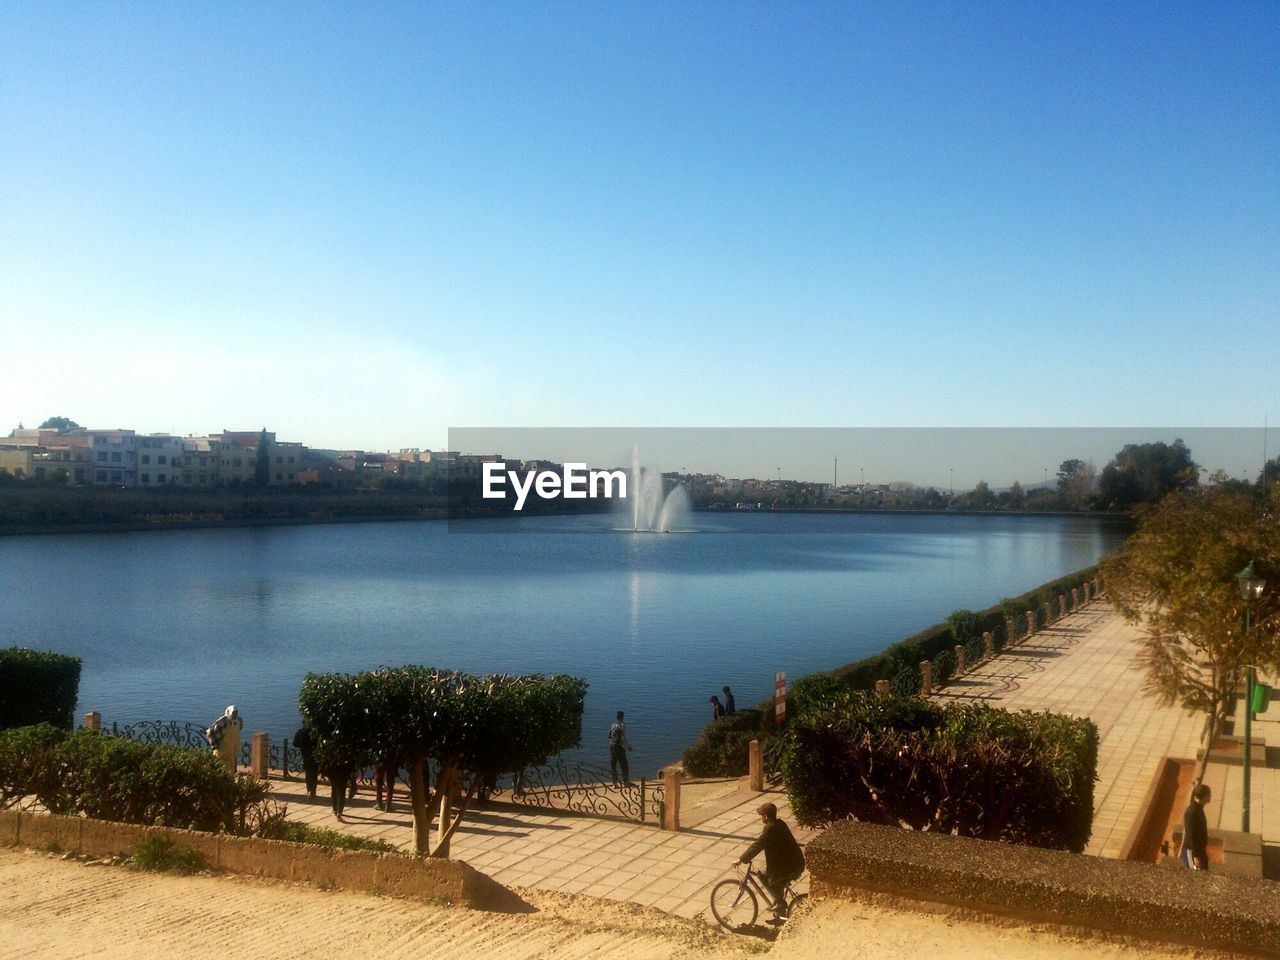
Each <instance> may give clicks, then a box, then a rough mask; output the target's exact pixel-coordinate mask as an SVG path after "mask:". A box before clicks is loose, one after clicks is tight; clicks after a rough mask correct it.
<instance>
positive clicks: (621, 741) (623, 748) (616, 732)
mask: <svg viewBox="0 0 1280 960" xmlns="http://www.w3.org/2000/svg"><path fill="white" fill-rule="evenodd" d="M630 749H631V741H630V740H628V739H627V725H626V723H624V722H623V719H622V711H621V710H619V711H618V719H616V720H615V721H613V723H612V724H610V726H609V770H610V772H611V773H612V774H613V785H614V786H615V787H616V786H617V785H618V768H619V767H621V768H622V782H623V783H625V784H626V785H627V786H628V787H629V786H631V769H630V766H629V765H628V763H627V751H628V750H630Z"/></svg>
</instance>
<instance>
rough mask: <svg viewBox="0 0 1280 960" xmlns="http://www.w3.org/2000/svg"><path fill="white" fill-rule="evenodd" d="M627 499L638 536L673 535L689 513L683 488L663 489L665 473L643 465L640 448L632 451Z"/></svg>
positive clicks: (687, 497) (687, 500)
mask: <svg viewBox="0 0 1280 960" xmlns="http://www.w3.org/2000/svg"><path fill="white" fill-rule="evenodd" d="M628 484H629V489H628V490H627V499H628V500H630V501H631V504H630V506H631V529H632V531H633V532H635V533H670V532H671V531H672V530H674V529H676V527H675V526H674V524H676V523H678V522H679V521H680V520H681V519H682V518H684V517H685V516H686V515H687V514H688V513H689V495H688V493H686V492H685V489H684V487H681V486H676V487H673V488H672V490H671V492H670V493H664V491H663V489H662V472H661V471H660V470H653V469H650V468H646V467H642V466H641V465H640V447H639V446H638V445H637V446H634V447H632V448H631V477H630V479H629V481H628Z"/></svg>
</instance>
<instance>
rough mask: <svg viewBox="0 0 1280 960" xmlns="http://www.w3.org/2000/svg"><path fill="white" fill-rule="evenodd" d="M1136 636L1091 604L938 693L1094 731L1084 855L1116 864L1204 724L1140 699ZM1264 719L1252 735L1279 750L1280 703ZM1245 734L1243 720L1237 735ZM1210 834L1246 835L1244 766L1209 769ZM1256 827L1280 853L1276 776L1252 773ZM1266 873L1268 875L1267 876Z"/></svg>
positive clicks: (1271, 856)
mask: <svg viewBox="0 0 1280 960" xmlns="http://www.w3.org/2000/svg"><path fill="white" fill-rule="evenodd" d="M1139 636H1140V633H1139V630H1138V628H1137V627H1134V626H1131V625H1129V624H1127V623H1125V622H1124V620H1123V619H1121V618H1120V617H1119V615H1117V614H1116V613H1115V612H1114V611H1113V610H1112V608H1111V607H1110V606H1109V605H1108V604H1107V603H1106V601H1105V600H1102V601H1095V602H1093V603H1091V604H1089V605H1087V606H1086V607H1084V608H1083V609H1082V610H1081V611H1079V612H1077V613H1074V614H1071V615H1069V616H1067V617H1065V618H1063V619H1062V620H1059V621H1058V622H1057V623H1056V624H1054V625H1052V626H1050V627H1048V628H1046V629H1044V630H1042V631H1041V632H1039V633H1038V634H1036V635H1035V636H1034V637H1032V638H1031V639H1030V640H1027V641H1026V642H1024V643H1023V644H1021V645H1019V646H1017V647H1014V648H1012V649H1010V650H1009V651H1007V652H1006V653H1005V654H1002V655H1001V656H999V657H996V658H995V659H994V660H992V661H990V662H988V663H986V664H983V665H982V666H980V667H978V668H977V669H976V670H974V671H973V672H971V673H969V674H967V675H966V676H965V677H963V678H961V679H960V680H958V681H956V682H954V683H953V684H951V685H950V686H947V687H945V688H944V689H943V690H942V691H941V692H940V693H938V694H937V695H936V697H937V699H938V700H939V701H940V702H947V701H951V702H973V701H977V702H982V703H988V704H991V705H993V706H1000V707H1005V708H1008V709H1011V710H1051V711H1053V712H1055V713H1068V714H1072V715H1075V716H1081V717H1089V718H1091V719H1092V720H1093V722H1094V723H1096V724H1097V725H1098V734H1099V738H1100V743H1099V748H1098V778H1099V780H1098V783H1097V784H1096V785H1095V788H1094V789H1095V792H1094V804H1095V806H1094V820H1093V836H1092V838H1091V839H1090V841H1089V845H1088V847H1087V848H1086V850H1085V852H1086V853H1091V854H1095V855H1097V856H1103V857H1118V856H1120V853H1121V848H1122V847H1123V846H1124V843H1125V841H1126V839H1127V838H1128V836H1129V832H1130V830H1131V829H1132V828H1133V825H1134V822H1135V821H1136V819H1137V817H1138V815H1139V813H1140V811H1141V808H1142V804H1143V802H1144V801H1145V799H1146V796H1147V791H1148V789H1149V788H1150V786H1151V782H1152V780H1153V778H1154V777H1155V775H1156V772H1157V770H1158V768H1159V764H1160V762H1161V761H1162V760H1163V758H1164V757H1165V756H1174V757H1185V758H1189V759H1193V758H1194V757H1195V755H1196V751H1197V750H1198V749H1199V748H1200V746H1201V743H1200V735H1201V731H1202V729H1203V726H1204V719H1203V717H1202V716H1200V715H1196V716H1190V715H1188V714H1187V713H1185V712H1184V711H1183V710H1181V709H1180V708H1177V707H1162V706H1160V705H1159V703H1157V701H1156V699H1155V698H1154V697H1153V696H1151V695H1149V694H1145V693H1143V692H1142V678H1141V675H1140V674H1139V672H1138V668H1137V667H1135V666H1134V663H1133V658H1134V655H1135V654H1136V653H1137V649H1138V639H1139ZM1265 716H1266V715H1265V714H1263V715H1260V717H1259V720H1258V721H1256V722H1255V724H1254V735H1255V736H1259V737H1262V738H1264V739H1265V740H1266V741H1267V743H1268V744H1270V745H1273V746H1280V705H1277V706H1273V707H1272V708H1271V719H1270V720H1264V719H1262V718H1263V717H1265ZM1240 729H1241V719H1240V718H1239V717H1238V718H1237V723H1236V730H1237V731H1239V730H1240ZM1205 782H1206V783H1208V784H1209V786H1210V787H1211V788H1212V789H1213V800H1212V802H1211V803H1210V804H1209V807H1208V808H1207V810H1206V811H1205V812H1206V815H1207V818H1208V821H1209V826H1210V827H1220V828H1222V829H1226V830H1239V829H1240V805H1241V798H1242V795H1243V780H1242V775H1241V769H1240V767H1238V766H1223V765H1219V764H1216V763H1215V764H1210V765H1209V769H1208V771H1207V772H1206V775H1205ZM1250 794H1251V797H1252V800H1251V803H1252V810H1251V817H1250V821H1251V822H1250V826H1251V827H1252V830H1253V832H1254V833H1259V832H1260V833H1262V836H1263V842H1264V845H1266V847H1267V848H1268V849H1269V853H1268V854H1267V857H1266V858H1265V859H1264V863H1266V862H1268V861H1269V862H1271V863H1277V862H1280V861H1277V860H1276V859H1275V858H1276V857H1277V856H1280V769H1266V770H1259V769H1256V768H1255V769H1254V771H1253V774H1252V789H1251V790H1250ZM1268 875H1270V871H1269V874H1268Z"/></svg>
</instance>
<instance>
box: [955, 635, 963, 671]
mask: <svg viewBox="0 0 1280 960" xmlns="http://www.w3.org/2000/svg"><path fill="white" fill-rule="evenodd" d="M956 676H957V677H963V676H964V644H962V643H957V644H956Z"/></svg>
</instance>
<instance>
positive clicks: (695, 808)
mask: <svg viewBox="0 0 1280 960" xmlns="http://www.w3.org/2000/svg"><path fill="white" fill-rule="evenodd" d="M1137 639H1138V632H1137V630H1136V628H1134V627H1131V626H1129V625H1128V624H1126V623H1124V621H1123V620H1121V619H1120V618H1119V617H1118V616H1116V615H1115V614H1114V613H1113V612H1112V610H1111V608H1110V607H1109V606H1107V605H1106V604H1105V602H1094V603H1093V604H1090V605H1089V606H1087V607H1085V608H1084V609H1083V610H1081V611H1079V612H1077V613H1074V614H1071V615H1070V616H1067V617H1065V618H1063V619H1062V620H1060V621H1059V622H1058V623H1057V624H1055V625H1053V626H1052V627H1049V628H1047V629H1045V630H1043V631H1041V632H1040V633H1039V634H1037V635H1036V636H1035V637H1033V638H1031V639H1030V640H1029V641H1027V642H1026V643H1024V644H1022V645H1020V646H1018V647H1016V648H1014V649H1012V650H1010V651H1009V652H1008V653H1006V654H1004V655H1002V656H1000V657H997V658H995V659H994V660H993V661H991V662H990V663H988V664H985V665H983V666H981V667H979V668H978V669H977V670H975V671H973V672H972V673H970V674H968V675H967V676H965V677H964V678H962V679H961V680H959V681H957V682H956V683H954V684H952V685H951V686H949V687H947V688H945V690H944V691H942V692H941V693H940V694H938V695H937V697H938V699H939V700H941V701H943V702H946V701H956V702H962V701H979V702H984V703H990V704H993V705H998V706H1002V707H1007V708H1010V709H1026V710H1052V711H1055V712H1061V713H1069V714H1073V715H1076V716H1087V717H1090V718H1092V719H1093V721H1094V722H1095V723H1096V724H1097V725H1098V731H1099V734H1100V746H1099V757H1098V776H1099V782H1098V783H1097V785H1096V788H1095V794H1094V796H1095V803H1096V807H1095V815H1094V830H1093V837H1092V839H1091V840H1090V843H1089V846H1088V848H1087V849H1086V853H1090V854H1094V855H1098V856H1104V857H1116V856H1119V855H1120V852H1121V848H1122V847H1123V845H1124V843H1125V841H1126V839H1127V838H1128V836H1129V832H1130V830H1131V829H1132V827H1133V824H1134V822H1135V820H1136V819H1137V816H1138V814H1139V812H1140V810H1141V806H1142V803H1143V802H1144V800H1145V798H1146V795H1147V791H1148V789H1149V787H1150V785H1151V782H1152V779H1153V777H1154V776H1155V775H1156V772H1157V769H1158V766H1159V764H1160V762H1161V761H1162V760H1163V758H1164V757H1165V756H1176V757H1194V756H1195V752H1196V749H1197V748H1198V746H1199V739H1200V731H1201V727H1202V719H1201V718H1200V717H1193V716H1188V715H1187V714H1185V713H1184V712H1183V711H1182V710H1180V709H1177V708H1172V707H1161V706H1160V705H1159V704H1158V703H1157V702H1156V701H1155V699H1154V698H1153V697H1151V696H1148V695H1146V694H1143V693H1142V692H1141V678H1140V676H1139V674H1138V672H1137V669H1136V668H1135V667H1134V665H1133V657H1134V654H1135V652H1136V649H1137ZM1272 711H1273V715H1272V718H1271V719H1270V720H1261V721H1260V722H1258V723H1257V724H1256V725H1255V734H1256V736H1259V737H1262V738H1264V739H1266V740H1267V742H1268V743H1269V744H1272V745H1273V747H1274V746H1280V706H1276V707H1273V708H1272ZM1206 779H1207V782H1208V783H1209V784H1210V786H1212V787H1213V789H1214V802H1213V803H1212V804H1211V805H1210V807H1209V809H1208V811H1207V813H1208V818H1209V825H1210V826H1211V827H1219V826H1220V827H1222V828H1225V829H1231V830H1238V829H1239V826H1240V822H1239V811H1240V798H1241V792H1242V791H1241V786H1242V784H1241V771H1240V768H1239V767H1222V766H1218V765H1216V764H1214V765H1211V766H1210V770H1209V774H1208V776H1207V778H1206ZM272 783H273V787H274V788H275V794H276V796H277V797H278V798H279V799H281V800H284V801H287V802H288V803H289V805H290V813H291V817H292V818H294V819H298V820H301V821H303V822H306V823H311V824H314V825H316V826H322V827H329V828H333V829H339V830H344V831H347V832H349V833H354V834H359V835H361V836H367V837H375V838H378V839H382V840H386V841H387V842H389V843H392V844H394V845H396V846H398V847H401V848H402V849H405V850H410V849H412V846H413V819H412V816H411V814H410V813H409V811H408V809H407V800H406V799H404V798H399V797H398V799H397V808H396V809H395V810H394V811H393V812H391V813H384V812H382V811H379V810H376V809H374V806H373V797H372V795H371V793H370V791H362V792H361V794H360V795H359V796H358V797H356V799H355V800H353V801H350V802H349V803H348V805H347V810H346V816H345V818H344V822H342V823H339V822H338V821H337V820H335V819H334V817H333V816H332V814H331V813H330V812H329V804H328V801H327V799H325V798H323V797H321V798H319V799H317V800H308V799H307V798H306V797H305V795H304V794H303V790H302V786H301V784H300V783H299V782H298V781H296V780H294V781H272ZM321 789H322V792H323V791H324V789H325V788H324V785H323V784H322V788H321ZM699 794H701V799H700V798H699ZM1252 794H1253V812H1252V817H1253V822H1252V826H1253V830H1254V832H1259V831H1261V833H1262V834H1263V839H1264V842H1265V843H1266V845H1267V850H1268V853H1267V857H1266V861H1265V862H1267V863H1269V864H1271V865H1272V866H1271V869H1275V866H1276V865H1278V864H1280V769H1268V770H1255V771H1254V779H1253V790H1252ZM766 799H768V800H772V801H773V802H774V803H776V804H778V807H779V811H780V815H781V816H782V817H783V818H784V819H786V820H787V821H788V822H793V821H792V817H791V813H790V806H789V804H788V802H787V798H786V795H785V794H783V793H781V792H780V791H777V790H773V791H769V792H768V793H767V794H765V795H761V794H754V793H751V792H749V791H747V790H746V789H745V781H730V782H723V783H719V784H711V785H701V786H695V787H692V788H690V787H688V786H687V787H686V797H685V803H683V804H682V816H681V820H682V823H683V824H684V825H685V827H684V829H682V830H681V831H680V832H679V833H669V832H666V831H662V830H659V829H658V828H657V827H656V826H653V825H643V824H637V823H629V822H622V821H617V820H605V819H598V818H594V817H588V816H566V815H563V814H555V813H549V812H546V811H540V810H537V809H531V808H523V807H517V806H507V805H502V806H497V807H494V808H491V809H488V810H479V811H472V812H469V813H468V814H467V816H466V817H465V819H464V821H463V823H462V825H461V826H460V827H459V828H458V832H457V833H456V834H455V836H454V839H453V846H452V851H451V852H452V855H453V856H454V857H455V858H456V859H459V860H463V861H465V862H467V863H469V864H471V865H472V866H473V867H475V868H476V869H478V870H481V871H483V872H484V873H486V874H488V875H489V876H491V877H493V878H494V879H496V880H498V881H499V882H500V883H503V884H507V885H509V886H516V887H534V888H536V889H539V890H550V891H556V890H558V891H563V892H566V893H584V894H588V895H590V896H595V897H603V898H606V899H610V900H619V901H627V902H631V903H637V904H641V905H643V906H652V907H656V908H658V909H660V910H663V911H666V912H668V913H672V914H675V915H678V916H682V917H707V918H709V917H710V914H709V910H708V906H707V905H708V900H709V896H710V888H711V887H712V885H714V884H715V883H716V882H717V881H718V880H720V879H723V878H724V877H726V876H730V875H731V873H732V864H733V862H734V861H735V860H736V859H737V857H738V855H739V854H740V853H741V852H742V850H743V849H744V848H745V847H746V846H747V844H748V843H750V842H751V840H753V839H754V838H755V837H756V836H757V835H758V834H759V831H760V824H759V818H758V816H757V815H756V813H755V808H756V807H757V806H759V804H760V803H762V802H763V801H764V800H766ZM691 801H692V802H691ZM810 835H811V834H809V833H806V832H804V831H798V832H797V838H798V839H799V840H800V841H801V843H805V842H807V840H808V839H809V836H810ZM1269 875H1271V872H1270V870H1269ZM806 884H807V877H806V879H805V880H803V881H801V884H800V885H799V888H800V889H801V890H803V889H804V888H805V885H806Z"/></svg>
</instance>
